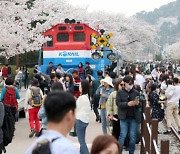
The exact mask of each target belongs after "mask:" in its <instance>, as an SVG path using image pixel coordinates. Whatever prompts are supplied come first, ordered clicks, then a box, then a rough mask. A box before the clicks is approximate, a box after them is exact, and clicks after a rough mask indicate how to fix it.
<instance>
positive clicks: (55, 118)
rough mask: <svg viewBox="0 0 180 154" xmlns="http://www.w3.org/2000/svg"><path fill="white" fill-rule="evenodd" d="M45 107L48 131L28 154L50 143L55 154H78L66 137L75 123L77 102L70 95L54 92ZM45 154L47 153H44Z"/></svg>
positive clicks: (50, 94) (48, 97) (44, 132)
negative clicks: (41, 145)
mask: <svg viewBox="0 0 180 154" xmlns="http://www.w3.org/2000/svg"><path fill="white" fill-rule="evenodd" d="M44 107H45V110H46V114H47V119H48V125H47V130H44V131H43V132H42V135H41V136H40V137H39V138H38V139H37V140H36V141H35V142H34V143H33V144H32V145H31V147H30V148H29V149H28V150H27V152H26V154H32V151H33V150H34V151H37V150H38V147H39V145H38V143H39V142H43V141H47V140H48V141H49V142H50V143H49V144H51V145H50V151H51V153H53V154H78V152H77V150H76V148H75V147H74V145H73V143H72V142H71V141H69V140H68V139H67V138H66V136H67V134H68V133H69V131H70V130H71V129H72V127H73V126H74V123H75V108H76V102H75V99H74V97H73V96H72V95H71V94H70V93H66V92H52V93H49V94H48V95H47V97H46V99H45V102H44ZM44 153H45V152H44Z"/></svg>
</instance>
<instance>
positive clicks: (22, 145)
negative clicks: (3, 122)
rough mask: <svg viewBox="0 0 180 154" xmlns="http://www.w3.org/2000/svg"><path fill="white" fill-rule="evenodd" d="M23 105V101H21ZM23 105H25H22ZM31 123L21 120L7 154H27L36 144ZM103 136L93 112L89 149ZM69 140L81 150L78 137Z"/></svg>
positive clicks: (23, 95) (88, 129) (89, 128)
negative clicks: (96, 138) (31, 136)
mask: <svg viewBox="0 0 180 154" xmlns="http://www.w3.org/2000/svg"><path fill="white" fill-rule="evenodd" d="M20 93H21V99H23V97H25V90H23V89H22V90H21V91H20ZM21 103H22V101H21ZM21 105H23V104H21ZM29 133H30V130H29V123H28V119H27V118H20V119H19V121H18V122H17V123H16V131H15V136H14V139H13V142H12V143H11V144H9V145H8V147H7V154H25V151H26V149H27V148H28V147H29V146H30V145H31V144H32V143H33V142H34V140H35V139H36V138H29V137H28V136H29ZM100 134H102V130H101V124H100V123H97V122H95V116H94V113H93V111H92V113H91V117H90V124H89V125H88V127H87V133H86V142H87V144H88V147H89V149H90V148H91V145H92V142H93V140H94V138H95V137H96V136H98V135H100ZM68 138H69V139H70V140H71V141H72V142H73V143H74V145H75V146H76V147H77V148H78V149H79V143H78V139H77V137H71V136H68ZM139 149H140V148H139V146H138V145H137V146H136V152H135V154H139V153H140V151H139ZM123 154H128V152H126V151H125V152H123Z"/></svg>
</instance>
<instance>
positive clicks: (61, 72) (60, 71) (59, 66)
mask: <svg viewBox="0 0 180 154" xmlns="http://www.w3.org/2000/svg"><path fill="white" fill-rule="evenodd" d="M56 73H59V74H61V76H63V75H64V69H63V68H62V65H61V64H58V67H57V69H56Z"/></svg>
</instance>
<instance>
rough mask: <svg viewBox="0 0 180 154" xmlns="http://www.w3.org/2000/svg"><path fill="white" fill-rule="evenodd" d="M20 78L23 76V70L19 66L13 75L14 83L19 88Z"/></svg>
mask: <svg viewBox="0 0 180 154" xmlns="http://www.w3.org/2000/svg"><path fill="white" fill-rule="evenodd" d="M22 78H23V72H22V70H21V67H18V68H17V69H16V77H15V80H16V84H17V86H18V88H19V89H21V85H22Z"/></svg>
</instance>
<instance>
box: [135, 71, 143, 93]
mask: <svg viewBox="0 0 180 154" xmlns="http://www.w3.org/2000/svg"><path fill="white" fill-rule="evenodd" d="M135 78H136V79H135V81H136V83H137V84H138V85H139V86H140V87H141V90H142V91H143V90H144V83H145V79H144V77H143V76H142V75H141V74H140V72H139V71H138V70H137V71H136V77H135Z"/></svg>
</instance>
